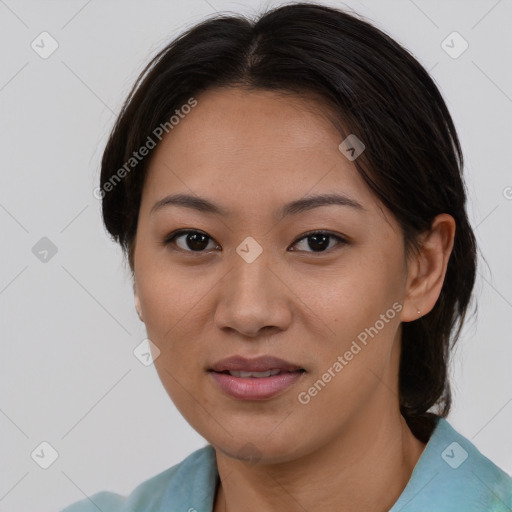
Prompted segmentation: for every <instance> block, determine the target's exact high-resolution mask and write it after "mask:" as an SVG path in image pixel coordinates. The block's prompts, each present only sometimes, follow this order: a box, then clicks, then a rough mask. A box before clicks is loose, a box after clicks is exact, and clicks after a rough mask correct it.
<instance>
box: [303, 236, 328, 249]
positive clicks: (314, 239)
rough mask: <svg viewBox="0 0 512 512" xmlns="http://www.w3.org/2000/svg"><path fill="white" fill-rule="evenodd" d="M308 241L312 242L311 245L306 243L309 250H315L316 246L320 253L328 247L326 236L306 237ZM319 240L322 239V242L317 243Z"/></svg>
mask: <svg viewBox="0 0 512 512" xmlns="http://www.w3.org/2000/svg"><path fill="white" fill-rule="evenodd" d="M308 239H309V240H313V244H311V243H308V245H309V248H310V249H313V250H315V244H317V247H318V246H319V247H320V251H321V250H323V249H325V248H326V247H328V246H329V236H328V235H311V236H309V237H308ZM319 239H322V242H319V241H318V240H319Z"/></svg>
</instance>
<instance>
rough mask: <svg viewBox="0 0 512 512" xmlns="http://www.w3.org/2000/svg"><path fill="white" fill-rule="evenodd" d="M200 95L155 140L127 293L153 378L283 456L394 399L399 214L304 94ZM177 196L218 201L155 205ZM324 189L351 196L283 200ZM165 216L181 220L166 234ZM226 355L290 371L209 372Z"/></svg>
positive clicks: (207, 422)
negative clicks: (306, 203) (142, 328)
mask: <svg viewBox="0 0 512 512" xmlns="http://www.w3.org/2000/svg"><path fill="white" fill-rule="evenodd" d="M197 101H198V103H197V106H195V107H194V108H193V109H192V110H191V112H190V113H189V114H187V115H186V116H184V118H183V119H181V120H180V122H179V124H177V125H176V126H174V128H173V129H172V131H171V132H170V133H169V134H168V135H167V136H166V137H165V138H164V139H163V141H162V143H161V144H160V145H159V146H158V147H157V148H156V149H155V150H154V151H155V153H154V154H153V156H152V161H151V164H150V168H149V169H148V176H147V180H146V183H145V185H144V190H143V195H142V202H141V207H140V212H139V220H138V229H137V240H136V245H135V260H134V261H135V263H134V270H135V284H136V301H137V303H138V305H139V307H140V310H141V313H142V317H143V320H144V322H145V325H146V328H147V333H148V337H149V339H150V340H151V341H152V342H153V343H154V344H155V345H156V346H157V347H158V349H159V350H160V355H159V356H158V357H156V359H155V366H156V369H157V371H158V374H159V376H160V378H161V380H162V383H163V384H164V386H165V389H166V390H167V392H168V394H169V396H170V397H171V399H172V401H173V402H174V403H175V405H176V407H177V408H178V409H179V410H180V412H181V413H182V414H183V416H184V417H185V419H186V420H187V421H188V422H189V423H190V425H191V426H192V427H193V428H194V429H195V430H196V431H197V432H198V433H199V434H200V435H202V436H203V437H204V438H205V439H206V440H207V441H208V442H210V443H211V444H213V445H214V446H215V447H216V448H217V449H219V450H221V451H222V452H223V453H226V454H228V455H230V456H232V457H238V458H244V457H245V456H247V453H249V452H251V453H252V455H253V456H257V457H258V458H261V459H262V460H267V461H286V460H293V459H294V458H296V457H299V456H302V455H307V454H308V453H312V452H313V451H315V450H317V449H319V448H321V447H322V446H326V445H328V444H329V443H330V442H332V441H334V440H335V439H336V438H337V437H339V436H341V433H342V432H343V430H344V428H346V427H347V426H349V425H354V424H355V423H354V422H360V423H361V424H365V425H370V424H371V422H374V423H373V424H372V428H375V422H378V421H379V418H382V417H383V416H384V415H386V414H389V411H392V412H393V413H395V412H397V411H398V391H397V382H398V361H399V346H400V345H399V342H400V333H401V331H400V328H399V326H400V322H401V321H402V320H404V321H407V320H412V318H409V317H407V315H409V314H410V312H411V311H412V309H414V311H415V308H414V306H413V305H411V304H409V303H408V302H407V301H406V300H405V295H406V281H407V271H406V261H405V259H404V246H403V239H402V234H401V232H400V229H399V226H398V224H397V222H396V220H395V219H394V218H393V217H392V215H391V214H390V213H389V211H387V210H386V209H385V208H384V206H382V205H381V204H380V203H378V202H377V201H376V199H375V197H374V196H373V195H372V194H371V192H370V190H369V188H368V187H367V185H366V184H365V183H364V181H363V180H362V179H361V178H360V176H359V175H358V173H357V171H356V169H355V166H354V163H353V162H352V161H350V160H349V159H348V158H347V157H346V156H345V154H342V152H341V151H340V149H339V148H338V146H339V145H340V143H341V142H342V138H341V137H340V135H339V134H338V132H337V131H336V130H335V129H334V127H333V126H332V125H331V124H330V122H329V121H328V120H327V119H326V118H325V117H323V116H322V115H321V114H320V110H319V108H318V107H317V106H316V105H315V104H314V103H312V102H306V100H303V99H300V98H291V97H286V98H285V97H283V96H279V95H277V94H275V93H272V92H267V91H253V92H246V91H245V92H244V91H242V90H240V89H230V90H228V89H218V90H215V91H208V92H206V93H203V94H202V95H201V96H199V97H197ZM176 194H183V195H189V196H192V198H196V199H198V198H201V199H203V200H205V201H208V202H210V203H214V204H215V205H218V207H219V208H220V209H221V210H222V213H215V212H212V211H209V209H207V208H194V207H192V206H183V205H176V204H170V203H168V204H167V205H164V206H161V207H160V208H156V209H154V210H153V211H152V208H153V206H154V205H155V204H156V203H157V202H158V201H161V200H162V199H163V198H165V197H167V196H172V195H176ZM325 194H338V195H340V196H341V195H343V196H346V197H347V198H350V200H351V201H353V202H357V203H359V205H360V207H359V208H358V207H356V206H353V205H350V204H344V205H343V204H330V205H327V204H324V205H322V206H316V207H314V205H313V206H312V205H310V207H309V208H306V207H303V208H300V207H295V208H294V207H291V208H285V205H288V204H289V203H293V202H295V201H303V200H304V199H307V198H311V197H313V196H317V195H325ZM299 206H300V205H299ZM283 209H284V215H282V213H283ZM176 230H186V231H192V233H185V234H183V233H181V234H178V235H177V237H176V238H174V240H170V241H169V243H168V244H167V245H165V243H164V242H165V240H166V239H168V238H169V235H170V234H171V233H172V232H174V231H176ZM320 230H325V231H327V232H329V234H328V235H325V233H324V234H323V235H322V234H318V233H317V232H318V231H320ZM196 231H199V233H194V232H196ZM308 233H309V235H310V236H309V237H307V236H306V235H307V234H308ZM315 233H317V234H316V237H315V236H314V234H315ZM194 234H195V236H194ZM336 237H340V238H341V239H342V240H344V241H342V240H339V239H337V238H336ZM358 347H359V348H358ZM155 355H156V354H155ZM235 355H238V356H241V357H244V358H246V359H254V358H257V357H259V356H273V357H277V358H280V359H282V360H284V361H286V362H288V363H289V364H291V365H293V366H294V367H296V368H300V371H297V372H290V371H288V370H290V369H293V368H288V369H287V370H286V369H281V374H280V376H279V375H278V376H276V377H274V376H271V377H265V378H261V379H260V378H259V377H238V376H236V374H235V376H230V375H228V374H224V375H223V376H220V371H221V368H220V367H217V368H218V369H219V373H216V372H213V371H211V370H212V367H214V365H215V364H216V363H218V362H219V361H222V360H223V359H226V358H229V357H231V356H235ZM221 366H222V364H221ZM263 366H264V367H268V369H273V368H274V369H279V364H278V363H268V364H267V365H266V366H265V364H264V365H263ZM275 367H277V368H275ZM238 375H241V374H238ZM223 386H224V387H223ZM282 386H284V387H282ZM228 388H229V389H230V390H231V392H229V391H226V389H228Z"/></svg>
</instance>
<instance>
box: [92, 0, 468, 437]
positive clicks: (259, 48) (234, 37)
mask: <svg viewBox="0 0 512 512" xmlns="http://www.w3.org/2000/svg"><path fill="white" fill-rule="evenodd" d="M223 86H224V87H225V86H229V87H245V88H249V89H262V90H273V91H276V92H281V93H286V94H288V93H292V94H297V95H304V96H311V95H313V96H316V97H319V98H322V99H323V100H325V104H328V105H329V106H330V109H331V112H332V114H333V116H334V117H335V118H336V119H338V120H339V130H340V134H341V135H342V136H343V137H345V136H346V135H347V134H355V135H356V136H357V137H358V138H359V139H361V140H362V141H363V142H364V144H365V147H366V149H365V151H364V152H363V153H362V154H361V155H360V156H359V157H358V158H357V159H356V160H354V164H355V166H356V168H357V171H358V172H359V173H360V175H361V176H362V177H363V179H364V180H365V181H366V183H367V184H368V186H369V187H370V188H371V190H372V191H373V192H374V193H375V195H376V196H377V197H378V199H379V200H380V201H381V202H382V203H383V204H384V205H385V206H386V207H387V208H388V209H389V210H390V211H391V212H392V213H393V214H394V216H395V217H396V219H397V221H398V222H399V224H400V225H401V228H402V230H403V235H404V242H405V247H406V251H407V254H409V251H410V250H416V249H417V248H418V238H417V237H418V235H419V234H420V233H423V232H424V231H426V230H428V229H429V228H430V226H431V223H432V220H433V219H434V217H435V216H436V215H438V214H440V213H448V214H450V215H452V216H453V217H454V219H455V221H456V233H455V240H454V247H453V251H452V254H451V256H450V259H449V262H448V268H447V272H446V276H445V281H444V284H443V287H442V290H441V294H440V297H439V299H438V301H437V303H436V305H435V306H434V308H433V309H432V311H430V312H429V313H428V314H426V315H425V316H423V317H421V318H420V319H418V320H416V321H412V322H407V323H403V324H402V328H403V333H402V351H401V360H400V374H399V401H400V410H401V413H402V415H403V416H404V418H405V419H406V421H407V423H408V424H409V426H410V428H411V430H412V431H413V433H414V434H415V435H416V437H418V438H419V439H421V440H423V441H424V442H426V440H427V439H428V437H429V435H430V433H431V431H432V428H433V427H434V425H435V420H436V418H437V416H443V417H446V416H447V415H448V412H449V410H450V406H451V392H450V384H449V379H448V363H449V354H450V352H451V349H452V347H453V345H454V344H455V342H456V341H457V339H458V337H459V335H460V332H461V329H462V324H463V321H464V319H465V317H466V312H467V309H468V306H469V303H470V299H471V294H472V290H473V286H474V282H475V273H476V242H475V236H474V233H473V231H472V229H471V226H470V224H469V221H468V217H467V214H466V209H465V208H466V189H465V185H464V182H463V179H462V169H463V155H462V151H461V147H460V143H459V140H458V136H457V133H456V130H455V127H454V124H453V121H452V118H451V116H450V113H449V112H448V109H447V107H446V104H445V102H444V100H443V98H442V96H441V94H440V92H439V90H438V88H437V87H436V85H435V83H434V81H433V80H432V78H431V77H430V76H429V74H428V72H427V71H426V70H425V69H424V68H423V67H422V66H421V65H420V63H419V62H418V61H417V60H416V59H415V58H414V57H413V56H412V55H411V54H410V53H409V52H408V51H407V50H406V49H404V48H403V47H402V46H400V45H399V44H398V43H397V42H396V41H394V40H393V39H392V38H391V37H389V36H388V35H387V34H385V33H384V32H383V31H381V30H379V29H377V28H375V27H374V26H373V25H372V24H370V23H369V22H367V21H364V20H363V19H360V18H359V17H358V16H357V15H354V14H349V13H347V12H343V11H341V10H337V9H333V8H330V7H326V6H321V5H312V4H304V3H295V4H290V5H285V6H282V7H279V8H276V9H273V10H270V11H268V12H266V13H264V14H263V15H261V16H259V17H258V18H257V19H255V20H250V19H249V18H246V17H244V16H236V15H217V16H215V17H213V18H210V19H207V20H206V21H203V22H201V23H199V24H198V25H196V26H194V27H192V28H191V29H189V30H187V31H186V32H184V33H183V34H182V35H180V36H179V37H178V38H176V39H175V40H173V41H172V42H171V43H170V44H169V45H167V46H166V47H165V48H163V50H161V51H160V52H159V53H158V54H157V55H156V56H155V57H154V58H153V59H152V60H151V61H150V62H149V63H148V64H147V66H146V67H145V68H144V70H143V71H142V72H141V74H140V75H139V77H138V79H137V81H136V83H135V85H134V86H133V88H132V90H131V92H130V94H129V96H128V98H127V99H126V101H125V103H124V105H123V107H122V109H121V112H120V114H119V116H118V119H117V121H116V123H115V126H114V127H113V130H112V132H111V134H110V138H109V140H108V143H107V145H106V148H105V152H104V154H103V159H102V168H101V196H102V207H103V218H104V222H105V226H106V228H107V229H108V231H109V233H110V234H111V236H112V237H113V239H114V240H116V241H117V242H118V243H120V244H121V246H122V248H123V251H124V253H125V255H127V256H128V260H129V263H130V268H131V270H132V277H133V268H134V265H133V263H134V261H133V253H134V244H135V238H136V231H137V220H138V212H139V207H140V200H141V194H142V188H143V186H144V178H145V175H146V170H147V168H148V163H149V161H150V157H147V158H144V159H141V160H140V161H138V162H137V164H136V165H135V166H133V167H134V168H133V169H129V168H128V167H127V166H126V162H128V161H129V160H130V158H132V156H133V152H134V151H136V150H137V149H138V148H140V147H142V146H144V145H145V144H146V143H147V140H148V136H151V134H154V132H155V128H156V127H158V126H167V127H168V128H170V126H169V119H170V118H171V116H172V115H173V114H174V113H175V112H176V111H177V110H178V109H180V107H182V106H183V105H185V104H187V102H188V101H190V98H191V97H194V96H198V95H199V94H200V93H201V92H202V91H205V90H207V89H212V88H214V87H223ZM165 123H167V125H165ZM166 131H168V130H166ZM153 138H154V137H153ZM341 140H342V139H340V141H341ZM132 163H134V162H132ZM123 166H124V169H125V172H119V171H120V170H121V168H123ZM120 175H122V176H121V178H122V179H119V178H120ZM109 184H110V186H109ZM433 406H436V408H437V411H436V414H432V413H431V412H428V411H429V409H430V408H432V407H433Z"/></svg>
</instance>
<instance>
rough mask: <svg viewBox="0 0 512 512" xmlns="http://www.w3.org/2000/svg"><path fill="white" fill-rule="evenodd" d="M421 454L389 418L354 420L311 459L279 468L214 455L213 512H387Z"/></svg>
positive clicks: (398, 419) (398, 421)
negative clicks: (216, 479)
mask: <svg viewBox="0 0 512 512" xmlns="http://www.w3.org/2000/svg"><path fill="white" fill-rule="evenodd" d="M379 412H382V411H379ZM424 448H425V444H424V443H422V442H421V441H419V440H418V439H416V438H415V437H414V435H413V434H412V432H411V431H410V429H409V427H408V426H407V424H406V422H405V420H404V418H403V417H402V416H401V415H400V414H399V413H398V414H397V413H396V412H394V413H393V414H389V415H388V416H387V417H385V416H384V417H383V416H379V417H378V419H376V418H375V417H373V418H370V417H367V418H359V419H358V421H357V422H353V424H352V425H348V426H347V427H346V429H344V431H343V433H342V435H340V436H339V437H338V438H337V439H335V440H332V441H331V442H329V443H326V444H325V445H324V446H323V447H320V448H319V449H318V450H315V451H314V452H313V453H310V454H306V455H304V456H303V457H301V458H300V459H295V460H292V461H288V462H284V463H280V464H264V463H260V464H257V465H253V466H250V465H248V464H246V463H245V462H243V461H240V460H236V459H233V458H231V457H228V456H227V455H225V454H223V453H222V452H220V451H219V450H216V458H217V468H218V471H219V477H220V482H221V483H220V484H219V486H218V489H217V493H216V496H215V504H214V509H213V510H214V512H235V511H237V510H244V511H246V512H256V511H260V510H265V511H268V512H274V511H282V510H297V509H300V510H336V511H338V512H348V511H353V510H354V509H356V510H357V509H359V510H368V511H372V512H381V511H382V512H387V511H388V510H389V509H390V508H391V507H392V506H393V504H394V503H395V502H396V500H397V499H398V497H399V496H400V494H401V493H402V491H403V490H404V488H405V486H406V485H407V483H408V481H409V479H410V477H411V474H412V471H413V469H414V466H415V465H416V463H417V462H418V460H419V458H420V456H421V454H422V453H423V450H424Z"/></svg>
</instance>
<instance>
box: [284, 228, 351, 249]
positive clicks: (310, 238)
mask: <svg viewBox="0 0 512 512" xmlns="http://www.w3.org/2000/svg"><path fill="white" fill-rule="evenodd" d="M333 238H334V239H336V240H337V241H338V243H337V244H336V245H345V244H347V243H348V242H347V241H346V240H345V239H344V238H342V237H341V236H338V235H335V234H334V233H330V232H329V231H314V232H312V233H307V234H306V235H305V236H303V237H302V238H299V240H297V241H296V242H295V243H294V244H293V245H297V244H298V243H299V242H301V241H302V240H307V247H308V248H310V249H311V251H307V250H306V252H316V253H318V252H326V251H327V250H330V249H331V248H332V247H329V244H330V239H333Z"/></svg>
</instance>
